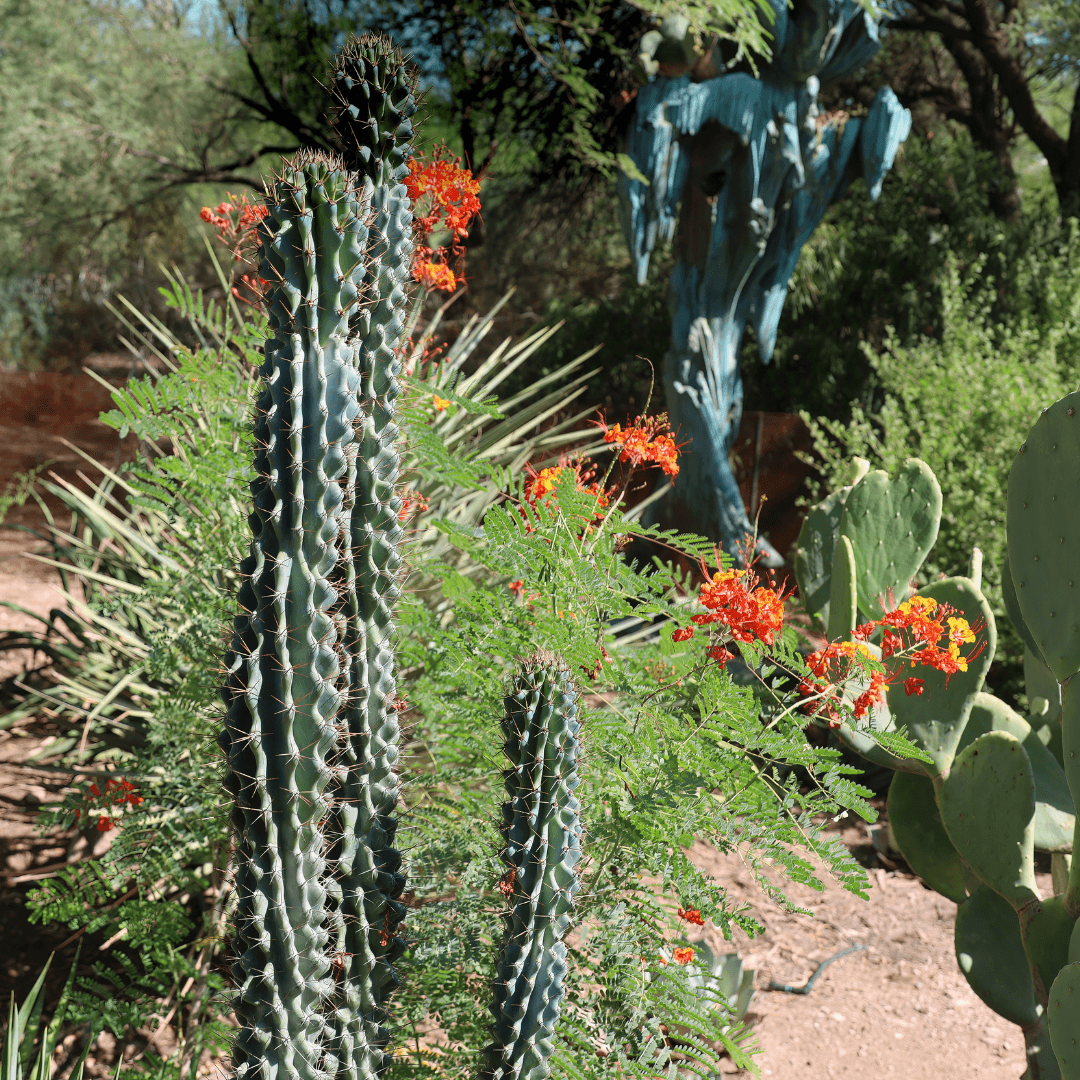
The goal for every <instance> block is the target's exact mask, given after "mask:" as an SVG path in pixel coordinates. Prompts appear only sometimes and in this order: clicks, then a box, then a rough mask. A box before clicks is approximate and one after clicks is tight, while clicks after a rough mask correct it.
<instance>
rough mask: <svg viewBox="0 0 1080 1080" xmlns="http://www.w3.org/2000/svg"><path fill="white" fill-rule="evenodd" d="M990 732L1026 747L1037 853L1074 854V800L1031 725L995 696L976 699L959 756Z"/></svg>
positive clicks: (1060, 773)
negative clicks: (1003, 734)
mask: <svg viewBox="0 0 1080 1080" xmlns="http://www.w3.org/2000/svg"><path fill="white" fill-rule="evenodd" d="M988 731H1007V732H1008V733H1009V734H1010V735H1015V736H1016V737H1017V738H1018V739H1019V740H1020V742H1021V743H1022V744H1023V747H1024V752H1025V753H1026V754H1027V756H1028V760H1029V761H1030V762H1031V773H1032V776H1034V778H1035V850H1036V851H1050V852H1054V851H1057V852H1069V851H1072V840H1073V829H1074V828H1075V827H1076V819H1075V817H1074V816H1073V804H1072V797H1071V796H1070V794H1069V785H1068V784H1067V783H1066V782H1065V773H1064V772H1063V771H1062V768H1061V765H1060V764H1059V763H1058V761H1057V759H1056V758H1055V757H1054V755H1053V754H1051V753H1050V751H1049V750H1047V748H1046V747H1045V746H1044V745H1043V744H1042V742H1041V741H1040V739H1039V736H1038V733H1037V732H1036V731H1034V730H1033V728H1032V727H1031V725H1030V724H1029V723H1028V722H1027V721H1026V720H1025V719H1024V718H1023V717H1022V716H1020V715H1019V713H1016V712H1014V711H1013V710H1012V709H1010V708H1009V706H1008V705H1006V704H1005V702H1004V701H1002V700H1001V699H1000V698H996V697H994V695H993V694H985V693H979V694H976V695H975V705H974V707H973V708H972V710H971V717H970V718H969V719H968V722H967V726H966V727H965V728H964V734H963V736H962V737H961V739H960V746H959V747H958V749H957V753H959V751H960V750H963V749H964V748H965V747H966V746H969V745H970V744H971V743H973V742H974V741H975V740H976V739H977V738H978V737H979V736H980V735H985V734H986V733H987V732H988Z"/></svg>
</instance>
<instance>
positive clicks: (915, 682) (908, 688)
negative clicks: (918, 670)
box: [904, 675, 923, 697]
mask: <svg viewBox="0 0 1080 1080" xmlns="http://www.w3.org/2000/svg"><path fill="white" fill-rule="evenodd" d="M922 692H923V680H922V679H916V678H915V676H914V675H912V677H911V678H910V679H905V680H904V693H905V694H907V696H908V697H911V696H912V694H914V695H915V696H916V697H918V696H919V695H920V694H921V693H922Z"/></svg>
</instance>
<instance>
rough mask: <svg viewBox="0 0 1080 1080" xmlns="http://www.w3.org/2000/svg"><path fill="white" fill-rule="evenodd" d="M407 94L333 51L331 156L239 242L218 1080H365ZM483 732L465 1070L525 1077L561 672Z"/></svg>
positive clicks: (566, 889)
mask: <svg viewBox="0 0 1080 1080" xmlns="http://www.w3.org/2000/svg"><path fill="white" fill-rule="evenodd" d="M414 84H415V77H414V76H413V75H411V74H410V73H409V71H408V70H407V69H406V68H405V66H404V63H403V61H402V60H401V57H400V54H399V53H397V52H396V50H394V49H393V46H392V45H391V44H390V43H389V42H388V41H387V40H386V39H384V38H364V39H361V40H360V41H359V42H352V43H350V44H349V45H348V46H347V47H346V48H345V50H344V52H343V53H342V57H341V59H340V60H339V64H338V68H337V71H336V72H335V76H334V81H333V92H334V96H335V101H336V103H337V105H338V106H339V109H338V115H337V122H338V130H339V133H340V134H341V135H342V139H343V142H345V144H346V145H347V146H348V147H350V157H349V158H348V159H346V161H344V162H343V161H341V160H339V159H337V158H333V157H330V156H327V155H323V154H316V153H309V152H301V153H300V154H299V155H298V156H297V157H296V158H294V159H293V160H292V161H290V162H287V163H286V164H285V166H284V169H283V170H282V173H281V175H280V176H279V177H277V178H276V179H275V181H274V182H273V183H272V185H271V186H270V188H269V190H268V197H267V215H266V217H265V219H264V220H263V222H262V224H261V226H260V230H259V240H260V246H261V251H262V260H261V266H260V275H261V276H262V277H263V278H264V279H265V280H267V281H268V282H269V283H270V287H269V293H268V296H267V305H268V309H269V318H270V337H269V339H268V340H267V342H266V346H265V352H264V364H263V368H262V372H261V375H262V386H261V390H260V393H259V397H258V401H257V404H256V409H255V436H256V446H257V450H256V459H255V466H256V470H255V471H256V474H257V475H256V479H255V480H254V481H253V482H252V495H253V499H254V512H253V513H252V514H251V515H250V517H249V521H250V524H251V529H252V544H251V552H250V554H249V555H248V556H247V558H246V559H244V561H243V563H242V564H241V575H242V578H243V585H242V587H241V590H240V593H239V606H240V614H239V615H238V616H237V617H236V619H235V622H234V635H233V640H232V644H231V647H230V649H229V651H228V653H227V654H226V662H225V667H226V681H225V686H224V688H223V695H224V699H225V703H226V721H225V726H224V730H223V732H222V735H221V739H220V741H221V744H222V746H223V748H224V750H225V751H226V754H227V758H228V774H227V779H226V785H227V787H228V789H229V791H230V792H231V794H232V795H233V798H234V801H235V808H234V811H233V823H234V826H235V829H236V833H237V860H236V875H235V886H236V895H237V908H236V934H235V944H236V947H237V958H236V962H235V968H234V970H235V976H236V979H237V982H238V984H239V994H238V997H237V1002H236V1012H237V1016H238V1018H239V1020H240V1021H241V1030H240V1032H239V1034H238V1036H237V1040H236V1044H235V1050H234V1062H235V1065H236V1069H237V1074H238V1075H239V1076H240V1077H260V1078H261V1080H271V1078H274V1077H285V1078H287V1080H331V1078H338V1077H340V1078H341V1080H374V1078H375V1077H377V1076H379V1075H380V1074H382V1073H384V1072H385V1069H386V1067H387V1065H388V1063H389V1056H388V1052H387V1035H386V1032H385V1030H384V1021H385V1013H384V1006H385V1003H386V999H387V997H388V995H389V994H390V993H391V992H392V991H393V989H394V988H395V987H396V985H397V976H396V975H395V972H394V969H393V964H394V961H395V960H396V959H397V957H398V956H399V955H400V953H401V951H402V949H403V947H404V945H403V942H401V941H400V939H398V938H397V936H396V933H397V930H398V928H399V925H400V923H401V921H402V918H403V916H404V914H405V908H404V906H403V905H402V904H401V903H400V901H399V899H398V898H399V897H400V895H401V891H402V888H403V887H404V875H403V874H402V873H401V857H400V855H399V854H398V852H397V851H396V850H395V849H394V847H393V843H394V834H395V829H396V820H395V817H394V811H395V805H396V802H397V799H398V792H399V782H398V778H397V775H396V772H395V766H396V764H397V760H398V754H399V740H400V731H399V727H398V723H397V713H396V710H395V705H396V700H397V694H396V685H395V672H394V653H393V646H392V640H391V635H392V631H393V610H394V604H395V603H396V601H397V599H398V596H399V586H398V577H399V571H400V568H401V563H402V556H401V541H402V537H403V533H402V529H401V526H400V524H399V520H398V514H399V511H400V508H401V502H400V498H399V496H398V494H397V491H396V485H397V481H398V472H399V467H400V460H399V455H398V450H397V447H396V441H397V437H398V429H397V426H396V424H395V422H394V413H395V401H396V399H397V397H398V394H399V388H398V382H397V375H398V370H399V360H398V355H397V351H396V350H397V347H398V345H399V344H400V340H401V337H402V334H403V331H404V325H405V322H404V319H405V311H406V304H407V300H408V297H407V294H406V284H407V282H408V280H409V270H410V260H411V256H412V213H411V207H410V204H409V200H408V196H407V192H406V190H405V187H404V185H402V184H400V183H399V182H398V181H400V179H401V178H402V175H403V173H404V171H405V170H406V169H407V164H406V163H407V159H408V152H409V147H408V140H409V138H410V137H411V134H412V128H411V125H410V124H409V122H408V117H409V116H410V115H411V114H412V112H413V111H415V103H414V101H413V97H412V91H413V86H414ZM343 103H344V104H343ZM365 109H366V111H365ZM503 726H504V731H505V734H506V740H507V741H506V752H507V754H508V756H509V757H510V759H511V762H512V763H513V765H514V768H512V769H511V770H510V772H509V773H508V775H507V789H508V792H509V794H510V801H509V802H508V803H507V806H506V809H505V813H504V818H505V820H504V834H505V839H506V847H505V851H504V858H505V859H506V861H507V863H508V865H509V866H510V867H511V871H510V874H509V875H508V877H506V878H504V879H503V884H504V891H505V892H506V893H507V895H508V896H509V897H510V898H511V907H510V911H509V914H508V916H507V923H508V925H507V938H506V944H505V947H504V950H503V955H502V960H501V964H500V970H499V976H498V979H497V981H496V986H495V1001H496V1004H495V1007H494V1012H495V1015H496V1024H495V1036H496V1045H495V1046H493V1047H492V1048H491V1049H490V1050H489V1051H488V1054H487V1059H488V1062H489V1075H491V1076H493V1077H494V1076H498V1077H514V1078H515V1080H516V1078H517V1077H523V1078H528V1080H538V1078H540V1077H542V1076H545V1075H546V1074H547V1068H548V1066H547V1062H548V1059H549V1057H550V1054H551V1049H552V1041H551V1040H552V1035H553V1031H554V1025H555V1022H556V1020H557V1018H558V1013H559V1004H560V1002H561V1000H562V996H563V994H564V993H565V989H564V979H565V975H566V950H565V947H564V946H563V945H562V937H563V935H564V934H565V932H566V930H567V928H568V926H569V923H570V907H571V904H572V901H573V895H574V891H575V889H576V885H577V878H576V874H575V868H576V865H577V862H578V860H579V859H580V857H581V828H580V821H579V815H578V806H577V801H576V799H575V798H574V795H573V791H574V788H575V787H576V785H577V773H576V763H577V731H578V719H577V696H576V691H575V689H574V687H573V685H572V683H571V681H570V679H569V673H568V670H567V668H566V666H565V665H564V664H563V663H562V662H561V661H558V660H556V659H555V658H554V657H551V656H547V655H542V656H537V657H535V658H533V659H532V660H531V661H527V662H525V663H524V664H523V666H522V670H521V673H520V674H519V676H518V678H517V681H516V683H515V684H514V687H513V688H512V690H511V693H510V694H509V696H508V697H507V716H506V720H505V721H504V725H503Z"/></svg>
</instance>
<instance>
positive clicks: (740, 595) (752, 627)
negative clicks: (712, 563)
mask: <svg viewBox="0 0 1080 1080" xmlns="http://www.w3.org/2000/svg"><path fill="white" fill-rule="evenodd" d="M757 581H758V577H757V574H755V573H754V572H753V571H752V570H726V571H723V572H717V573H716V574H713V576H712V578H711V579H710V580H708V581H706V582H705V584H704V585H702V586H701V590H700V592H699V593H698V600H700V601H701V603H702V605H703V606H705V607H706V608H708V609H709V611H708V612H707V613H706V614H701V615H695V616H694V617H693V619H692V620H691V621H692V622H696V623H697V624H698V625H699V626H705V625H706V624H708V623H714V622H719V623H723V624H724V625H726V626H727V628H728V630H729V631H730V632H731V636H732V637H733V638H734V639H735V640H736V641H742V642H744V643H747V644H749V643H750V642H752V641H755V640H758V641H762V642H764V643H765V644H766V645H771V644H772V643H773V639H774V638H775V636H776V634H777V633H779V631H780V630H781V628H782V627H783V625H784V598H783V596H781V595H780V594H778V593H776V592H774V591H773V590H772V589H768V588H765V587H764V586H759V587H758V588H754V586H755V585H756V584H757Z"/></svg>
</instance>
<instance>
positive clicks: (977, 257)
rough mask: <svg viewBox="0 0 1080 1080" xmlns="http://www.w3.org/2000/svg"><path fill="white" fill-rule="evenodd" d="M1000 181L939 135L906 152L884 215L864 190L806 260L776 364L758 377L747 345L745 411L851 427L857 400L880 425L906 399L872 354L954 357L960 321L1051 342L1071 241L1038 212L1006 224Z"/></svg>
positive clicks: (967, 148)
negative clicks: (805, 415)
mask: <svg viewBox="0 0 1080 1080" xmlns="http://www.w3.org/2000/svg"><path fill="white" fill-rule="evenodd" d="M996 169H997V166H996V165H995V163H994V162H993V161H992V160H990V159H989V158H988V157H987V156H986V155H984V154H982V153H980V152H979V151H977V150H975V149H974V148H973V147H972V146H971V143H970V140H969V139H968V137H967V136H966V135H961V136H957V137H956V138H949V137H947V136H945V137H943V133H941V132H939V134H938V137H937V138H934V139H933V140H927V139H925V138H916V137H912V138H909V139H908V140H907V142H906V143H905V144H904V147H903V149H902V151H901V154H900V155H899V157H898V159H897V164H896V167H895V169H894V170H893V171H892V172H890V173H889V174H888V176H886V178H885V183H884V186H883V188H882V192H881V196H880V198H879V199H878V201H877V202H876V203H871V202H870V199H869V196H868V194H867V192H866V188H865V185H863V184H862V183H856V184H855V185H853V187H852V189H851V192H850V194H849V195H848V197H847V198H846V199H845V200H844V201H843V202H841V203H839V204H838V205H836V206H834V207H832V208H831V209H830V210H829V213H828V215H827V216H826V218H825V220H824V221H823V222H822V224H821V225H820V226H819V228H818V229H817V230H816V231H815V233H814V235H813V236H812V237H811V239H810V240H809V242H808V243H807V244H806V246H805V247H804V248H803V250H802V255H801V256H800V259H799V264H798V266H797V268H796V270H795V273H794V275H793V277H792V282H791V293H790V295H789V297H788V300H787V302H786V304H785V307H784V314H783V316H782V318H781V322H780V328H779V332H778V338H777V346H776V352H775V355H774V359H773V360H772V362H771V363H770V364H768V365H763V364H761V362H760V361H759V360H758V358H757V351H756V344H755V343H754V342H753V341H752V340H750V341H748V343H747V344H746V345H745V346H744V355H743V365H742V367H743V376H744V383H745V387H746V399H747V402H753V403H755V407H760V408H765V409H772V410H776V411H780V412H795V411H798V410H800V409H802V410H806V411H808V412H810V413H811V414H812V415H816V416H822V415H823V416H827V417H829V418H831V419H833V420H837V421H842V420H846V419H847V417H848V406H849V404H850V403H851V402H852V401H854V400H858V402H859V403H860V406H861V407H862V408H863V409H865V411H866V412H868V413H873V412H876V411H877V408H876V407H875V403H877V406H878V407H880V403H881V401H882V396H883V395H888V394H895V392H896V389H895V387H896V383H895V381H894V380H892V379H889V378H888V376H887V375H886V374H884V373H883V372H881V371H880V370H879V369H877V368H876V366H875V364H874V362H873V361H872V360H871V361H870V362H869V363H868V356H867V353H866V349H867V347H869V348H870V349H871V350H872V351H873V353H874V354H875V355H881V354H882V353H883V352H884V353H889V352H891V351H892V350H894V349H897V348H899V349H903V350H908V349H911V350H917V349H920V348H925V349H928V350H933V349H934V348H935V347H936V348H937V349H939V350H941V351H943V352H944V351H945V350H947V349H948V345H947V342H948V340H949V338H950V337H952V336H954V335H955V334H956V332H957V330H958V329H962V328H961V327H960V325H959V319H961V318H967V319H971V318H974V319H975V320H976V328H973V329H977V328H982V330H983V331H984V332H985V334H986V336H987V338H988V339H990V340H995V341H996V339H997V337H999V336H1001V335H1003V334H1004V335H1008V334H1009V331H1010V330H1012V331H1014V332H1015V331H1018V330H1020V329H1021V328H1022V327H1030V328H1031V332H1038V328H1039V327H1043V328H1046V329H1045V330H1044V331H1043V332H1050V333H1053V330H1052V329H1051V328H1053V327H1054V325H1055V322H1056V321H1060V319H1061V316H1062V314H1063V313H1062V304H1063V302H1065V301H1066V299H1067V298H1068V297H1070V296H1071V295H1072V294H1073V293H1075V288H1074V287H1073V289H1072V293H1070V291H1069V290H1070V284H1069V282H1070V271H1069V269H1068V268H1069V259H1070V256H1069V250H1070V249H1069V244H1068V239H1067V237H1066V236H1063V235H1062V234H1061V231H1060V228H1059V227H1058V225H1057V224H1056V215H1055V214H1054V212H1053V211H1052V210H1048V209H1047V208H1045V207H1042V206H1039V205H1033V206H1031V207H1029V208H1028V210H1027V213H1026V214H1025V215H1024V217H1023V218H1021V219H1020V220H1018V221H1017V222H1016V223H1015V224H1013V225H1007V224H1005V223H1003V222H1002V221H1001V220H1000V219H998V218H997V217H995V216H994V214H993V213H992V212H991V210H990V208H989V205H988V196H987V192H988V190H989V187H990V185H991V184H993V183H994V182H995V177H996V175H997V173H996ZM991 283H992V284H991ZM965 295H966V296H968V297H970V300H969V301H967V303H968V304H969V305H970V306H967V307H966V310H965V311H964V312H963V314H962V315H961V313H960V312H959V311H958V310H957V306H958V304H959V303H961V300H960V298H961V297H962V296H965ZM956 356H957V358H958V359H959V357H960V353H959V350H957V352H956ZM940 400H941V403H942V404H941V406H940V407H941V408H945V407H946V406H945V404H944V403H945V401H946V400H947V396H946V395H945V394H942V395H941V396H940ZM911 452H912V453H915V451H911ZM917 456H920V457H923V458H924V459H925V460H926V461H928V462H929V463H930V465H931V466H932V467H933V468H934V469H935V470H937V469H938V468H939V462H937V461H934V460H932V459H931V457H930V456H929V455H927V454H918V455H917Z"/></svg>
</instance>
